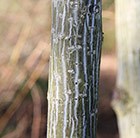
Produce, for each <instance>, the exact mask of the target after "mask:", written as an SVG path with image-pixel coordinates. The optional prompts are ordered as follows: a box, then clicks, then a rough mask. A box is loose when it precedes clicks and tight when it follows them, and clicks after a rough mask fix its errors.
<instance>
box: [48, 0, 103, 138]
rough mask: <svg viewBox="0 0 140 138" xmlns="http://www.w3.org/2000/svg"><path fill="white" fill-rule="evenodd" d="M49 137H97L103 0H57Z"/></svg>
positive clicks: (49, 99)
mask: <svg viewBox="0 0 140 138" xmlns="http://www.w3.org/2000/svg"><path fill="white" fill-rule="evenodd" d="M52 12H53V13H52V14H53V17H52V52H51V57H50V76H49V92H48V102H49V106H48V124H47V138H95V137H96V124H97V111H98V110H97V103H98V85H99V66H100V56H101V45H102V21H101V1H100V0H87V1H84V0H53V2H52Z"/></svg>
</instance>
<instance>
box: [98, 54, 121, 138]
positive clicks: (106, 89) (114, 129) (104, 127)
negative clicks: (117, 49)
mask: <svg viewBox="0 0 140 138" xmlns="http://www.w3.org/2000/svg"><path fill="white" fill-rule="evenodd" d="M116 71H117V64H116V57H115V55H104V56H103V58H102V62H101V74H100V76H101V78H100V97H99V99H100V100H99V118H98V138H119V135H118V126H117V117H116V114H115V112H114V111H113V109H112V107H111V101H112V95H113V90H114V88H115V83H116Z"/></svg>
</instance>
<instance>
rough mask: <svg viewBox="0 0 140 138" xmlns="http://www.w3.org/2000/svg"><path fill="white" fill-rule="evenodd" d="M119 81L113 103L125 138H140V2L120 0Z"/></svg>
mask: <svg viewBox="0 0 140 138" xmlns="http://www.w3.org/2000/svg"><path fill="white" fill-rule="evenodd" d="M116 31H117V45H118V47H117V48H118V78H117V89H116V96H115V99H114V102H113V105H114V109H115V110H116V112H117V115H118V122H119V128H120V137H121V138H140V127H139V126H140V124H139V123H140V107H139V106H140V34H139V31H140V0H129V1H127V0H116Z"/></svg>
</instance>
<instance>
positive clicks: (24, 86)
mask: <svg viewBox="0 0 140 138" xmlns="http://www.w3.org/2000/svg"><path fill="white" fill-rule="evenodd" d="M114 15H115V14H114V0H103V31H104V43H103V52H102V62H101V79H100V101H99V121H98V138H118V127H117V118H116V115H115V113H114V111H113V110H112V108H111V99H112V93H113V90H114V88H115V80H116V70H117V64H116V54H115V18H114ZM50 30H51V0H24V1H23V0H22V1H21V0H0V52H1V54H0V138H45V136H46V118H47V112H46V111H47V102H46V93H47V88H48V87H47V86H48V63H49V54H50V35H51V33H50Z"/></svg>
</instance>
